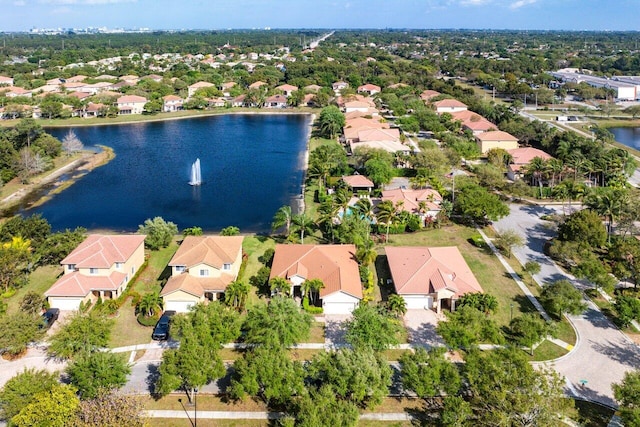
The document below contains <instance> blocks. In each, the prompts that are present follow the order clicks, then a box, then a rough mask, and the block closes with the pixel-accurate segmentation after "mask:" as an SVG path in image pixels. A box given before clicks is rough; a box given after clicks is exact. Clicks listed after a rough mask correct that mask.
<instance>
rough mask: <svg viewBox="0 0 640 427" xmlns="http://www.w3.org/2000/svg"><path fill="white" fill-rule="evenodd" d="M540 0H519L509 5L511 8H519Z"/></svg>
mask: <svg viewBox="0 0 640 427" xmlns="http://www.w3.org/2000/svg"><path fill="white" fill-rule="evenodd" d="M537 1H538V0H517V1H515V2H513V3H511V6H509V7H510V8H511V9H519V8H521V7H523V6H527V5H530V4H534V3H536V2H537Z"/></svg>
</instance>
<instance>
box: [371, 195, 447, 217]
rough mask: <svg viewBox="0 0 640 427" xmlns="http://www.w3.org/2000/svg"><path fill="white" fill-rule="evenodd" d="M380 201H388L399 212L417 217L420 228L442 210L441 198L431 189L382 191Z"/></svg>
mask: <svg viewBox="0 0 640 427" xmlns="http://www.w3.org/2000/svg"><path fill="white" fill-rule="evenodd" d="M380 200H381V201H384V200H389V201H390V202H391V203H393V205H394V206H400V209H401V210H403V211H405V212H409V213H410V214H412V215H418V216H419V217H420V220H421V221H422V226H425V225H426V224H427V222H428V221H432V220H433V219H435V217H436V216H438V213H440V211H441V210H442V208H441V207H440V204H441V203H442V196H441V195H440V193H439V192H438V191H436V190H434V189H432V188H425V189H415V190H414V189H408V188H396V189H393V190H383V191H382V197H381V198H380Z"/></svg>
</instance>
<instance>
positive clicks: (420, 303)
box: [404, 295, 433, 310]
mask: <svg viewBox="0 0 640 427" xmlns="http://www.w3.org/2000/svg"><path fill="white" fill-rule="evenodd" d="M404 301H405V302H406V303H407V309H409V310H416V309H430V308H431V304H432V302H433V298H432V297H429V296H423V295H405V296H404Z"/></svg>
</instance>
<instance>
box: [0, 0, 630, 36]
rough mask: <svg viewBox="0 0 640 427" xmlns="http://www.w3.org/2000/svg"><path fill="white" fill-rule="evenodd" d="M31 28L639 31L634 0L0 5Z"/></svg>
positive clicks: (41, 1) (9, 18) (55, 1)
mask: <svg viewBox="0 0 640 427" xmlns="http://www.w3.org/2000/svg"><path fill="white" fill-rule="evenodd" d="M0 11H1V12H0V31H26V30H29V29H30V28H34V27H37V28H58V27H62V28H72V27H75V28H83V27H108V28H121V27H124V28H134V27H135V28H140V27H148V28H152V29H226V28H265V27H271V28H429V29H431V28H477V29H531V30H536V29H537V30H640V21H639V20H638V16H640V0H0Z"/></svg>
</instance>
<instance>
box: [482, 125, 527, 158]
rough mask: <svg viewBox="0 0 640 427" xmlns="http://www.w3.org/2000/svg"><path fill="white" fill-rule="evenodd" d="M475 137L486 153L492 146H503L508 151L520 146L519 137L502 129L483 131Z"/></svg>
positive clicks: (483, 152)
mask: <svg viewBox="0 0 640 427" xmlns="http://www.w3.org/2000/svg"><path fill="white" fill-rule="evenodd" d="M475 137H476V142H477V143H478V148H479V149H480V152H481V153H482V154H486V153H487V151H489V150H491V149H492V148H502V149H503V150H507V151H508V150H515V149H516V148H518V138H516V137H515V136H513V135H511V134H510V133H507V132H503V131H501V130H494V131H489V132H482V133H480V134H478V135H476V136H475Z"/></svg>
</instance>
